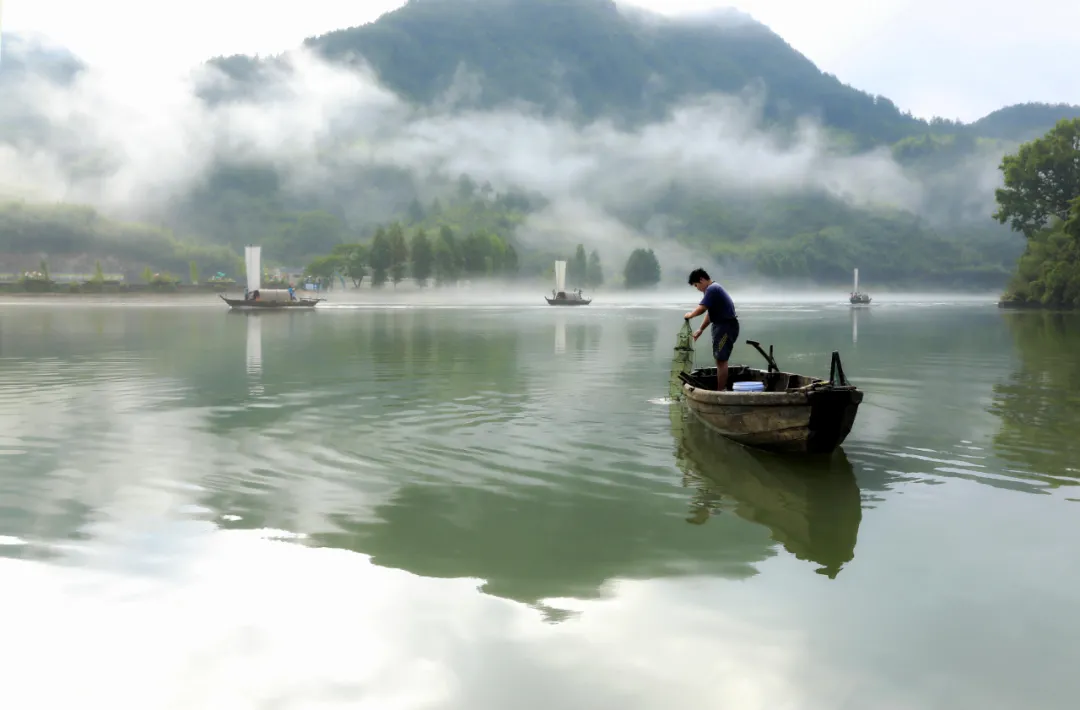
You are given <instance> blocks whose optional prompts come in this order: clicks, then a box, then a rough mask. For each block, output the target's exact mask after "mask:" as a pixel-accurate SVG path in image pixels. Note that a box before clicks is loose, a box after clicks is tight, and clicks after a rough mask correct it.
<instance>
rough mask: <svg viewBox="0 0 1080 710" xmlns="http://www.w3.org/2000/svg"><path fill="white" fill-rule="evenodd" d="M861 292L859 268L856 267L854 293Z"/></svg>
mask: <svg viewBox="0 0 1080 710" xmlns="http://www.w3.org/2000/svg"><path fill="white" fill-rule="evenodd" d="M858 292H859V270H858V269H855V290H854V291H853V292H852V293H858Z"/></svg>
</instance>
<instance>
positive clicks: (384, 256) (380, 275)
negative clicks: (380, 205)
mask: <svg viewBox="0 0 1080 710" xmlns="http://www.w3.org/2000/svg"><path fill="white" fill-rule="evenodd" d="M368 261H369V263H370V264H371V285H372V286H376V287H378V286H382V285H383V284H385V283H386V279H387V275H388V274H389V272H390V268H391V267H392V266H393V265H394V253H393V250H392V249H391V247H390V238H389V237H388V236H387V235H386V230H384V229H383V228H382V227H379V228H378V229H376V230H375V238H374V239H372V240H371V250H370V251H369V252H368Z"/></svg>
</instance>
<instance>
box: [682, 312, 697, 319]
mask: <svg viewBox="0 0 1080 710" xmlns="http://www.w3.org/2000/svg"><path fill="white" fill-rule="evenodd" d="M696 315H697V314H696V313H694V312H693V311H687V312H686V315H684V316H683V319H684V320H690V319H692V318H693V317H694V316H696Z"/></svg>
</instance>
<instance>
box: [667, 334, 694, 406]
mask: <svg viewBox="0 0 1080 710" xmlns="http://www.w3.org/2000/svg"><path fill="white" fill-rule="evenodd" d="M693 369H694V332H693V331H692V330H691V329H690V321H688V320H684V321H683V327H682V329H681V330H680V331H679V334H678V335H677V336H676V337H675V354H674V356H673V357H672V358H671V381H670V384H669V387H668V396H669V397H670V398H671V399H672V400H679V399H682V391H683V390H682V386H683V383H682V380H680V379H679V375H680V374H681V373H686V374H688V375H689V374H690V372H691V371H693Z"/></svg>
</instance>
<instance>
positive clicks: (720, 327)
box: [683, 269, 739, 392]
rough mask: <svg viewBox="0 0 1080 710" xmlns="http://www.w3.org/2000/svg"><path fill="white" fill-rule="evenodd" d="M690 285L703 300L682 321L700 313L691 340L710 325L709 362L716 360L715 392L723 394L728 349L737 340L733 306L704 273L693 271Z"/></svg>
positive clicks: (725, 383)
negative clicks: (710, 346) (703, 315)
mask: <svg viewBox="0 0 1080 710" xmlns="http://www.w3.org/2000/svg"><path fill="white" fill-rule="evenodd" d="M689 281H690V285H691V286H693V287H694V288H696V289H697V290H698V291H701V293H702V294H704V296H703V297H702V299H701V303H700V304H698V307H697V308H695V309H694V310H692V311H690V312H689V313H687V314H686V315H685V316H683V318H685V319H686V320H687V321H689V320H692V319H694V318H697V317H698V316H699V315H701V314H702V313H704V314H705V320H703V321H702V322H701V327H700V328H698V329H697V330H696V331H694V340H697V339H698V338H700V337H701V334H702V333H703V332H704V331H705V326H707V325H710V324H711V325H712V349H713V359H715V360H716V389H717V390H718V391H721V392H722V391H724V390H725V389H726V388H727V375H728V359H729V358H730V357H731V349H732V348H733V347H735V341H736V340H738V338H739V319H738V317H736V315H735V303H734V302H733V301H732V300H731V296H729V295H728V292H727V291H725V290H724V288H723V286H721V285H720V284H718V283H716V282H715V281H713V280H712V279H711V278H709V274H708V273H707V272H706V271H705V269H694V270H693V271H691V272H690V279H689Z"/></svg>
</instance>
